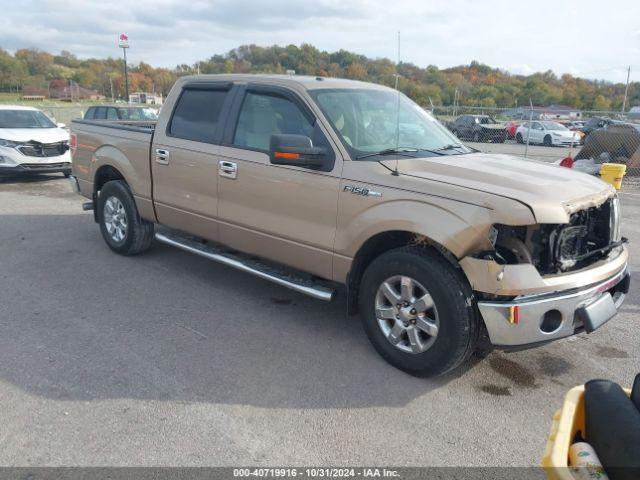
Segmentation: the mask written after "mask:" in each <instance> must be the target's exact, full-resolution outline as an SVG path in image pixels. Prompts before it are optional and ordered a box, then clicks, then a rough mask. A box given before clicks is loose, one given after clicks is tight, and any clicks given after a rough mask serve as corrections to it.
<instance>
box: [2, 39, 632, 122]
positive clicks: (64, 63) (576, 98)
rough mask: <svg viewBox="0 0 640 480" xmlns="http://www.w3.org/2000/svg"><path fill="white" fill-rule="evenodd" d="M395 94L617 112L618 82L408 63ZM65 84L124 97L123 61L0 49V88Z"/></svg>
mask: <svg viewBox="0 0 640 480" xmlns="http://www.w3.org/2000/svg"><path fill="white" fill-rule="evenodd" d="M130 67H131V68H130V69H129V85H130V91H132V92H133V91H136V90H142V91H153V90H155V91H160V92H162V93H163V94H166V93H167V92H168V91H169V89H170V88H171V85H172V84H173V83H174V81H175V79H176V78H177V77H178V76H180V75H186V74H193V73H196V72H197V71H198V70H199V71H200V73H225V72H226V73H231V72H233V73H257V72H262V73H266V72H268V73H286V72H287V70H295V71H296V73H297V74H309V75H323V76H334V77H346V78H353V79H358V80H366V81H371V82H377V83H383V84H386V85H393V84H394V75H395V73H396V66H395V64H394V62H392V61H391V60H389V59H384V58H383V59H379V58H376V59H372V58H367V57H366V56H364V55H359V54H357V53H352V52H348V51H346V50H340V51H337V52H333V53H329V52H325V51H321V50H318V49H317V48H315V47H313V46H312V45H307V44H303V45H301V46H299V47H298V46H295V45H289V46H286V47H279V46H272V47H259V46H256V45H243V46H240V47H238V48H236V49H233V50H231V51H229V52H228V53H226V54H224V55H214V56H212V57H210V58H209V59H208V60H203V61H200V62H198V63H196V64H194V65H178V66H176V67H175V68H174V69H168V68H155V67H152V66H151V65H148V64H146V63H144V62H141V63H139V64H137V65H131V66H130ZM398 71H399V73H400V75H401V77H400V89H401V90H402V91H403V92H404V93H406V94H407V95H409V96H410V97H412V98H413V99H414V100H416V101H417V102H418V103H420V104H422V105H429V102H432V103H433V104H434V105H436V106H437V105H450V104H452V103H453V99H454V95H455V91H456V90H458V93H459V95H460V99H459V103H460V104H461V105H468V106H485V107H493V106H499V107H511V106H514V105H516V104H518V105H523V104H528V103H529V99H530V98H531V100H532V101H533V103H534V104H535V105H549V104H565V105H569V106H571V107H575V108H579V109H583V110H619V109H620V108H621V106H622V100H623V97H624V88H625V86H624V85H623V84H620V83H618V84H613V83H609V82H604V81H594V80H586V79H581V78H576V77H573V76H571V75H568V74H565V75H562V76H561V77H559V78H558V77H557V76H556V75H555V74H554V73H553V72H551V71H547V72H543V73H536V74H533V75H528V76H523V75H512V74H510V73H508V72H505V71H503V70H500V69H497V68H492V67H489V66H487V65H482V64H480V63H477V62H472V63H471V64H470V65H463V66H458V67H454V68H447V69H439V68H438V67H435V66H432V65H430V66H427V67H425V68H422V67H418V66H416V65H413V64H411V63H401V64H400V65H399V66H398ZM69 80H72V81H74V82H77V83H78V84H80V85H82V86H84V87H87V88H91V89H95V90H98V91H99V92H101V93H103V94H104V95H105V96H107V97H110V96H111V86H113V90H114V94H115V96H116V97H122V96H124V78H123V73H122V60H121V59H114V58H107V59H78V58H77V57H76V56H75V55H74V54H73V53H71V52H66V51H64V52H61V53H60V54H58V55H54V54H51V53H47V52H43V51H40V50H35V49H21V50H18V51H16V53H15V54H14V55H12V54H10V53H9V52H6V51H4V50H2V49H0V91H3V92H12V91H13V92H20V91H21V89H22V87H24V86H26V85H28V86H36V87H41V88H46V87H47V86H48V85H49V84H50V82H51V81H66V82H68V81H69ZM638 104H640V83H638V82H634V83H632V84H631V85H630V87H629V100H628V103H627V106H629V105H638Z"/></svg>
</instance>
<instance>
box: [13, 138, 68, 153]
mask: <svg viewBox="0 0 640 480" xmlns="http://www.w3.org/2000/svg"><path fill="white" fill-rule="evenodd" d="M18 150H20V152H21V153H22V154H23V155H26V156H28V157H57V156H59V155H62V154H64V153H65V152H66V151H67V150H69V142H66V141H64V142H55V143H38V142H31V143H25V144H24V145H21V146H19V147H18Z"/></svg>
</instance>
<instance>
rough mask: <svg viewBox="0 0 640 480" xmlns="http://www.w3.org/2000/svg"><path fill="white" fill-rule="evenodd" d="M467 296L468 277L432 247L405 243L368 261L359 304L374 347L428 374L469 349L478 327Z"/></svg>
mask: <svg viewBox="0 0 640 480" xmlns="http://www.w3.org/2000/svg"><path fill="white" fill-rule="evenodd" d="M471 298H472V292H471V289H470V287H469V284H468V283H467V281H466V279H464V277H463V276H462V275H461V274H460V272H459V271H457V270H456V269H455V268H454V267H453V266H452V265H451V264H450V263H449V262H448V261H447V260H445V259H444V258H443V257H442V256H441V255H439V254H438V253H437V252H436V251H434V250H428V249H423V248H418V247H405V248H399V249H395V250H391V251H389V252H387V253H384V254H382V255H381V256H379V257H378V258H376V259H375V260H374V261H373V262H372V263H371V264H370V265H369V267H368V268H367V269H366V271H365V273H364V275H363V277H362V282H361V284H360V292H359V307H360V314H361V318H362V323H363V326H364V330H365V332H366V333H367V336H368V337H369V340H370V341H371V343H372V344H373V346H374V347H375V349H376V350H377V351H378V353H379V354H380V355H381V356H382V357H383V358H384V359H385V360H387V361H388V362H389V363H390V364H391V365H393V366H395V367H397V368H399V369H401V370H404V371H405V372H407V373H409V374H411V375H416V376H422V377H427V376H435V375H441V374H443V373H445V372H448V371H450V370H453V369H454V368H456V367H457V366H459V365H460V364H461V363H462V362H463V361H464V360H466V359H467V358H468V357H469V355H470V354H471V353H472V352H473V350H474V348H475V345H476V343H477V339H478V331H479V329H478V319H477V317H476V314H475V311H474V309H473V306H472V302H471V301H470V300H469V299H471Z"/></svg>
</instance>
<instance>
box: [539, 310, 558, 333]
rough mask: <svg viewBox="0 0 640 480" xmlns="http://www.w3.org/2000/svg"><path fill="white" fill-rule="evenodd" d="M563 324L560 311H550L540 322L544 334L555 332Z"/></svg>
mask: <svg viewBox="0 0 640 480" xmlns="http://www.w3.org/2000/svg"><path fill="white" fill-rule="evenodd" d="M561 324H562V313H560V311H559V310H549V311H548V312H546V313H545V314H544V316H543V317H542V322H540V330H542V331H543V332H544V333H552V332H555V331H556V330H557V329H558V328H560V325H561Z"/></svg>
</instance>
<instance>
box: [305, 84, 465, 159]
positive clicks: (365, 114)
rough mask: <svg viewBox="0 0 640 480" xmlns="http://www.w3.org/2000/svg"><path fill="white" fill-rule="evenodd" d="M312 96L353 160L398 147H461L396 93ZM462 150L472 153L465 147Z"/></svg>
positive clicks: (334, 92) (347, 92)
mask: <svg viewBox="0 0 640 480" xmlns="http://www.w3.org/2000/svg"><path fill="white" fill-rule="evenodd" d="M309 93H310V94H311V96H312V97H313V98H314V100H315V101H316V103H317V104H318V106H319V107H320V109H321V110H322V111H323V113H324V114H325V116H326V117H327V119H328V120H329V122H330V123H331V126H332V127H333V129H334V130H335V131H336V133H337V134H338V136H339V137H340V139H341V141H342V143H343V144H344V145H345V148H346V149H347V150H348V151H349V154H350V155H351V157H352V158H358V157H359V156H363V155H367V154H371V153H375V152H382V151H385V150H388V149H395V148H411V149H416V150H432V151H433V150H438V149H443V150H447V149H448V148H449V147H451V146H452V145H455V146H456V147H457V146H458V145H460V141H459V140H458V139H457V138H456V137H455V136H453V134H452V133H451V132H449V130H447V129H446V128H445V127H444V126H443V125H442V124H441V123H440V122H438V121H437V120H436V119H435V118H434V117H433V116H432V115H431V114H430V113H428V112H426V111H425V110H424V109H422V108H421V107H420V106H419V105H417V104H416V103H414V102H413V101H411V100H410V99H408V98H407V97H406V96H404V95H402V94H399V93H398V92H396V91H393V90H382V89H380V90H379V89H355V88H345V89H326V90H325V89H318V90H311V91H310V92H309ZM470 118H471V121H472V122H473V121H474V120H473V118H474V117H470ZM460 149H461V150H462V152H463V153H469V152H470V151H471V150H469V149H468V148H467V147H465V146H462V145H460ZM453 153H458V154H459V153H461V151H460V150H458V151H457V152H453Z"/></svg>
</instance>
